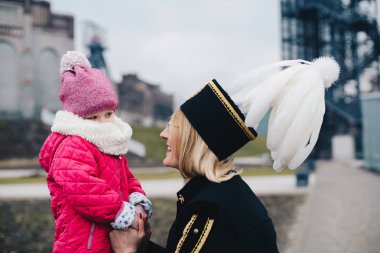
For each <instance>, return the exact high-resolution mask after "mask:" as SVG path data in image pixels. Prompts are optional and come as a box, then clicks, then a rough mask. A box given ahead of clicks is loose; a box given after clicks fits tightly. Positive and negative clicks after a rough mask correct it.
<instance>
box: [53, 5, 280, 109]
mask: <svg viewBox="0 0 380 253" xmlns="http://www.w3.org/2000/svg"><path fill="white" fill-rule="evenodd" d="M50 3H51V8H52V11H53V12H55V13H58V14H69V15H73V16H74V18H75V50H80V51H86V48H85V47H84V44H85V43H84V39H83V38H84V33H85V30H84V27H85V25H84V23H85V22H86V21H91V22H94V23H96V24H97V25H98V26H100V27H101V28H102V29H103V30H104V31H105V38H106V45H107V51H106V52H105V58H106V61H107V64H108V68H109V71H110V75H111V79H112V80H113V81H115V82H120V81H121V79H122V76H123V74H137V75H138V77H139V78H140V79H142V80H143V81H147V82H149V83H152V84H157V85H160V87H161V89H162V90H163V91H164V92H167V93H170V94H173V95H174V97H175V106H178V105H179V104H180V103H182V102H183V101H184V100H186V99H187V98H188V97H189V96H191V95H192V94H193V93H194V92H196V91H197V90H198V89H199V88H201V87H202V86H203V85H205V84H206V83H207V82H208V81H209V80H211V79H214V78H215V79H216V80H218V82H219V83H221V84H222V86H225V85H228V84H229V83H231V82H232V80H234V78H236V77H237V76H239V75H241V74H244V73H245V72H248V71H249V70H251V69H252V68H255V67H258V66H261V65H263V64H266V63H270V62H273V61H278V60H280V58H281V56H280V46H281V41H280V40H281V38H280V37H281V36H280V31H279V25H280V6H279V5H280V1H278V0H268V1H262V0H234V1H230V0H192V1H178V0H161V1H157V0H139V1H136V0H134V1H132V0H111V1H104V0H80V1H78V0H64V1H63V0H50Z"/></svg>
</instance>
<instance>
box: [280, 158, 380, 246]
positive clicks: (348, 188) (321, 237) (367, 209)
mask: <svg viewBox="0 0 380 253" xmlns="http://www.w3.org/2000/svg"><path fill="white" fill-rule="evenodd" d="M298 220H299V221H301V222H300V224H299V226H298V227H297V228H296V229H295V235H294V240H292V241H293V242H294V243H293V244H292V246H291V247H290V248H289V249H288V250H287V252H289V253H290V252H291V253H343V252H344V253H357V252H360V253H379V252H380V174H378V173H374V172H368V171H366V170H364V169H360V168H358V167H357V166H352V163H349V162H346V163H344V162H340V163H339V162H324V163H319V164H318V171H317V173H316V181H315V184H314V187H313V189H312V191H311V192H310V193H309V196H308V199H307V201H306V204H305V207H304V208H303V210H302V212H301V213H300V214H299V219H298Z"/></svg>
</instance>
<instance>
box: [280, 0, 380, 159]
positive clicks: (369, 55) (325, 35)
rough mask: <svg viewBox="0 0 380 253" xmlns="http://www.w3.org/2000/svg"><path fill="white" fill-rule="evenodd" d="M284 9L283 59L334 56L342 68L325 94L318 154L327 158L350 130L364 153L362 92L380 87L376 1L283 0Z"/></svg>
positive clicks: (360, 150)
mask: <svg viewBox="0 0 380 253" xmlns="http://www.w3.org/2000/svg"><path fill="white" fill-rule="evenodd" d="M281 13H282V23H281V26H282V27H281V28H282V29H281V31H282V57H283V59H297V58H302V59H306V60H312V59H315V58H317V57H319V56H333V57H334V58H335V59H336V60H337V62H338V63H339V65H340V66H341V74H340V79H339V81H338V82H337V83H336V84H335V85H333V86H332V87H331V88H330V89H329V90H328V92H327V94H326V105H327V111H326V115H325V119H324V124H323V126H322V131H321V133H320V138H319V142H318V143H317V146H316V148H315V150H314V151H315V152H314V154H315V155H316V156H317V157H318V158H329V157H330V156H331V138H332V136H334V135H336V134H352V135H353V136H354V138H355V140H356V141H355V143H356V155H357V157H361V156H362V154H361V152H362V147H361V110H360V93H361V92H362V91H363V90H366V91H367V92H368V91H371V90H376V89H378V88H379V86H378V83H379V82H378V81H377V80H379V78H378V77H379V71H378V70H379V55H380V37H379V31H378V25H377V21H376V17H377V13H376V0H351V1H350V0H346V1H345V0H281ZM365 79H367V80H368V81H363V80H365ZM370 81H371V82H370ZM366 85H367V87H364V86H366Z"/></svg>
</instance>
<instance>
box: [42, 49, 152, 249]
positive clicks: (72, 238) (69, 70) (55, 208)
mask: <svg viewBox="0 0 380 253" xmlns="http://www.w3.org/2000/svg"><path fill="white" fill-rule="evenodd" d="M61 84H62V85H61V89H60V91H59V98H60V100H61V101H62V104H63V110H62V111H58V112H57V114H56V116H55V120H54V123H53V126H52V128H51V129H52V133H51V134H50V135H49V137H48V138H47V140H46V141H45V143H44V145H43V147H42V149H41V152H40V155H39V160H40V164H41V166H42V167H43V168H44V169H45V170H46V172H48V176H47V183H48V187H49V190H50V196H51V207H52V212H53V216H54V218H55V225H56V231H55V235H54V249H53V252H60V253H62V252H84V251H86V252H111V248H110V242H109V238H108V233H109V232H110V231H111V230H112V228H113V229H121V230H126V229H128V228H129V227H130V226H132V227H134V226H135V225H134V221H135V222H136V220H137V218H136V216H137V215H139V214H140V213H141V216H143V217H144V218H146V215H148V216H149V217H150V216H151V214H152V205H151V202H150V201H149V200H148V199H147V198H146V197H145V193H144V191H143V190H142V188H141V185H140V183H139V181H138V180H137V179H136V178H135V177H134V176H133V174H132V173H131V171H130V170H129V168H128V163H127V159H126V158H125V157H124V155H123V154H125V153H126V152H127V143H128V140H129V139H130V137H131V135H132V129H131V127H130V126H129V125H128V124H127V123H125V122H123V121H122V120H120V119H119V118H117V117H116V116H115V111H116V109H117V107H118V99H117V97H116V94H115V92H114V91H113V88H112V86H111V83H110V82H109V80H108V79H107V77H106V76H105V75H104V74H103V73H102V72H101V71H100V70H97V69H93V68H91V65H90V63H89V62H88V60H87V58H86V57H85V56H84V55H83V54H81V53H79V52H75V51H69V52H67V53H66V54H65V55H63V57H62V59H61ZM145 212H146V213H147V214H146V213H145ZM141 216H140V217H141Z"/></svg>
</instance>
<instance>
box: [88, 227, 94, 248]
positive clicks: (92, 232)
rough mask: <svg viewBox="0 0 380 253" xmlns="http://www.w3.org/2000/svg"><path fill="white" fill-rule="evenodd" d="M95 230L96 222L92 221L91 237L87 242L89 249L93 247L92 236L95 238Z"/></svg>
mask: <svg viewBox="0 0 380 253" xmlns="http://www.w3.org/2000/svg"><path fill="white" fill-rule="evenodd" d="M94 230H95V222H93V223H92V226H91V232H90V237H89V238H88V243H87V249H88V250H90V249H91V245H92V238H93V236H94Z"/></svg>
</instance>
